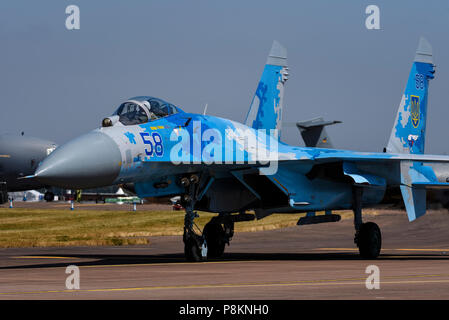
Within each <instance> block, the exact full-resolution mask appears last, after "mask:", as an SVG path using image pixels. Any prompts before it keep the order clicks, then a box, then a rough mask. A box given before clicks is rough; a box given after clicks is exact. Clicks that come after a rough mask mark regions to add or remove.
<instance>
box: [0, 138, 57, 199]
mask: <svg viewBox="0 0 449 320" xmlns="http://www.w3.org/2000/svg"><path fill="white" fill-rule="evenodd" d="M56 147H57V145H56V144H55V143H54V142H52V141H47V140H44V139H40V138H36V137H28V136H26V135H23V134H22V135H12V134H4V135H1V136H0V187H1V192H0V204H1V203H4V202H6V201H8V194H7V192H14V191H25V190H31V189H43V188H47V187H48V185H46V184H45V183H41V182H39V181H37V180H32V179H23V178H24V177H26V176H28V175H32V174H33V173H34V172H35V170H36V168H37V166H38V165H39V163H40V162H41V161H42V160H43V159H44V158H45V157H47V156H48V155H49V154H50V153H51V152H52V151H53V150H55V149H56ZM44 198H45V199H46V200H47V201H51V200H53V198H54V194H53V193H52V192H51V191H50V190H47V191H46V193H45V195H44Z"/></svg>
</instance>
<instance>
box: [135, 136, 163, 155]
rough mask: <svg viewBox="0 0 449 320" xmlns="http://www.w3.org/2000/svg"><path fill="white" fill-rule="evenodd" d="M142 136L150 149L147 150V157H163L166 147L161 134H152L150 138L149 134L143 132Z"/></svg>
mask: <svg viewBox="0 0 449 320" xmlns="http://www.w3.org/2000/svg"><path fill="white" fill-rule="evenodd" d="M140 136H141V137H142V141H143V143H144V144H148V145H149V146H148V149H147V148H146V149H145V153H146V155H147V156H150V157H152V156H153V155H156V156H158V157H162V155H163V154H164V145H163V144H162V138H161V135H160V134H159V133H157V132H152V133H151V136H150V134H149V133H148V132H141V133H140Z"/></svg>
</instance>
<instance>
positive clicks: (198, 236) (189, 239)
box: [181, 175, 254, 262]
mask: <svg viewBox="0 0 449 320" xmlns="http://www.w3.org/2000/svg"><path fill="white" fill-rule="evenodd" d="M181 184H182V185H183V186H184V187H185V189H186V193H185V194H184V195H183V196H182V199H183V206H184V208H185V210H186V214H185V217H184V235H183V241H184V254H185V257H186V259H187V261H193V262H198V261H204V260H206V259H207V258H219V257H221V256H222V255H223V253H224V250H225V245H226V244H228V245H229V242H230V241H231V239H232V237H233V236H234V223H235V222H240V221H251V220H254V215H252V214H246V213H244V212H241V213H239V214H229V213H220V214H219V215H218V216H216V217H213V218H212V219H211V220H210V221H209V222H208V223H207V224H206V225H205V226H204V229H203V232H201V231H200V229H199V228H198V227H197V225H196V224H195V222H194V220H195V218H197V217H198V214H197V213H196V212H195V211H194V208H195V203H196V202H197V201H199V200H200V199H201V196H202V194H204V192H205V191H204V190H200V186H201V185H202V184H201V183H200V179H199V178H198V176H197V175H191V176H190V177H184V178H182V179H181ZM206 185H210V183H207V184H206Z"/></svg>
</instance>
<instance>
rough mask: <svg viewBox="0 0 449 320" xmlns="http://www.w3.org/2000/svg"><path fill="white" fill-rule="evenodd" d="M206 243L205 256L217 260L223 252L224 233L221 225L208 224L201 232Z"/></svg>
mask: <svg viewBox="0 0 449 320" xmlns="http://www.w3.org/2000/svg"><path fill="white" fill-rule="evenodd" d="M203 234H204V237H205V238H206V243H207V256H208V257H209V258H219V257H221V256H222V255H223V253H224V250H225V244H226V243H225V241H224V239H225V231H224V230H223V227H222V226H221V224H218V223H213V222H209V223H208V224H206V226H205V227H204V230H203Z"/></svg>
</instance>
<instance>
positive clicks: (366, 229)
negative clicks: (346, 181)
mask: <svg viewBox="0 0 449 320" xmlns="http://www.w3.org/2000/svg"><path fill="white" fill-rule="evenodd" d="M362 194H363V189H362V188H360V187H354V203H353V211H354V227H355V237H354V243H355V244H356V245H357V247H359V252H360V255H361V256H362V258H365V259H375V258H377V257H378V256H379V254H380V250H381V247H382V235H381V233H380V229H379V226H378V225H377V224H375V223H374V222H366V223H363V222H362Z"/></svg>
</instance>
